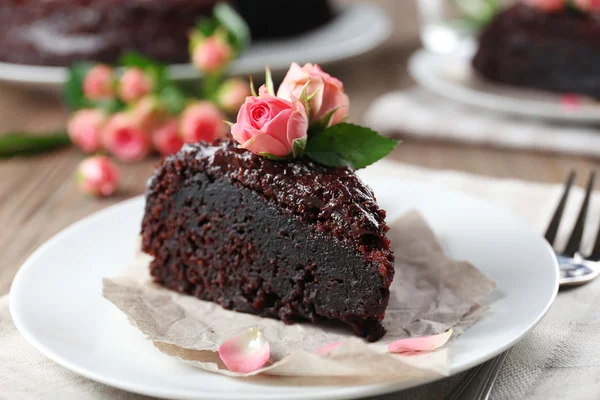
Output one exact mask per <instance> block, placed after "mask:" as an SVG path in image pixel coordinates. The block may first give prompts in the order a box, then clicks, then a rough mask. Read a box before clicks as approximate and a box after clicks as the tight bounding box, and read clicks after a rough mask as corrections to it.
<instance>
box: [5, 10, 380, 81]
mask: <svg viewBox="0 0 600 400" xmlns="http://www.w3.org/2000/svg"><path fill="white" fill-rule="evenodd" d="M390 33H391V24H390V20H389V18H388V16H387V15H386V14H385V13H384V12H383V11H382V10H381V9H380V8H378V7H377V6H375V5H372V4H361V5H355V6H352V7H349V8H347V9H345V10H343V11H341V12H340V14H339V15H338V16H337V17H336V18H335V19H334V20H333V21H332V22H331V23H329V24H327V25H325V26H322V27H320V28H318V29H315V30H313V31H311V32H309V33H306V34H303V35H298V36H294V37H292V38H289V39H280V40H268V41H259V42H256V43H253V44H252V45H251V46H250V48H249V49H248V50H247V51H246V52H245V53H243V54H242V55H241V56H240V58H238V59H237V60H235V61H234V63H233V65H232V74H242V75H245V74H249V73H258V72H264V68H265V65H267V64H268V65H269V66H270V67H271V69H272V70H273V71H279V70H286V69H287V68H289V66H290V63H291V62H293V61H296V62H298V63H301V64H303V63H307V62H311V63H318V64H325V63H329V62H333V61H340V60H343V59H346V58H349V57H352V56H355V55H358V54H361V53H364V52H366V51H368V50H370V49H372V48H375V47H377V46H378V45H379V44H381V43H382V42H383V41H384V40H385V39H386V38H387V37H388V36H389V35H390ZM169 72H170V76H172V77H173V78H174V79H176V80H190V79H196V78H198V76H199V75H198V72H197V71H196V70H195V69H194V68H193V67H192V66H191V65H189V64H181V65H172V66H170V67H169ZM66 78H67V68H64V67H43V66H30V65H18V64H8V63H0V81H7V82H11V83H15V84H20V85H26V86H33V87H42V88H47V89H51V88H56V87H60V85H62V84H63V83H64V82H65V80H66Z"/></svg>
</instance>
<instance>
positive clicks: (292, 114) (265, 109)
mask: <svg viewBox="0 0 600 400" xmlns="http://www.w3.org/2000/svg"><path fill="white" fill-rule="evenodd" d="M307 131H308V117H307V115H306V109H305V108H304V106H303V105H302V103H300V101H298V100H292V101H288V100H284V99H281V98H279V97H275V96H270V95H269V96H260V97H247V98H246V102H245V103H244V105H243V106H242V108H241V109H240V112H239V113H238V116H237V122H236V123H235V125H233V126H232V127H231V134H232V135H233V137H234V139H235V140H236V141H237V142H238V143H239V144H240V145H241V147H243V148H245V149H247V150H250V151H251V152H253V153H256V154H268V155H272V156H275V157H288V156H290V155H292V154H293V155H299V154H298V153H301V152H302V151H304V146H305V145H306V138H307Z"/></svg>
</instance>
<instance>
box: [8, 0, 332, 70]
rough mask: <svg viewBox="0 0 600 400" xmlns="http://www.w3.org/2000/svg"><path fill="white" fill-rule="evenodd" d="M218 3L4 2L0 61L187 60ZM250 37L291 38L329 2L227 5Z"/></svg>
mask: <svg viewBox="0 0 600 400" xmlns="http://www.w3.org/2000/svg"><path fill="white" fill-rule="evenodd" d="M216 2H217V0H43V1H41V0H2V1H1V2H0V62H10V63H14V64H31V65H55V66H66V65H70V64H71V63H73V62H74V61H82V60H89V61H98V62H108V63H111V62H115V61H117V59H118V58H119V56H120V55H122V54H123V53H124V52H126V51H129V50H134V51H138V52H140V53H142V54H145V55H147V56H149V57H152V58H154V59H157V60H159V61H162V62H167V63H185V62H188V60H189V55H188V33H189V30H190V29H191V27H193V26H194V23H195V21H196V19H198V18H199V17H202V16H207V15H211V14H212V10H213V7H214V5H215V3H216ZM229 3H230V4H232V5H233V6H234V7H238V9H239V10H240V12H241V13H242V16H243V17H244V18H246V19H247V22H248V24H249V26H250V28H251V31H252V36H253V37H254V38H262V37H279V36H288V35H294V34H298V33H301V32H305V31H307V30H310V29H313V28H315V27H317V26H319V25H321V24H324V23H326V22H328V21H329V20H330V19H331V18H332V17H333V12H332V11H331V9H330V7H329V4H328V3H327V0H304V1H290V0H286V1H281V0H231V1H229Z"/></svg>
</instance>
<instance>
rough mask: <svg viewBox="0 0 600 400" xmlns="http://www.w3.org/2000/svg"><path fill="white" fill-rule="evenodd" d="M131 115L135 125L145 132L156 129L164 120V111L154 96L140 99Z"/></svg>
mask: <svg viewBox="0 0 600 400" xmlns="http://www.w3.org/2000/svg"><path fill="white" fill-rule="evenodd" d="M131 113H132V114H131V115H132V118H133V119H134V122H135V124H136V125H137V126H139V127H140V128H142V130H144V131H146V132H152V131H153V130H155V129H157V128H158V127H159V126H161V125H162V123H163V122H164V119H165V111H164V109H163V108H162V106H161V104H160V101H159V100H158V99H157V98H156V97H154V96H146V97H144V98H142V99H141V100H140V101H138V102H137V103H136V104H135V106H134V108H133V110H132V111H131Z"/></svg>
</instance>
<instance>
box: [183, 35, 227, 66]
mask: <svg viewBox="0 0 600 400" xmlns="http://www.w3.org/2000/svg"><path fill="white" fill-rule="evenodd" d="M232 58H233V50H232V48H231V46H230V45H229V43H227V42H226V41H225V40H224V39H221V38H218V37H215V36H209V37H207V38H206V39H204V40H202V41H201V42H200V43H198V44H197V45H196V47H194V50H193V54H192V62H193V63H194V65H195V66H196V68H198V69H199V70H200V71H204V72H206V73H209V74H210V73H214V72H219V71H221V70H222V69H223V68H225V66H226V65H227V64H228V63H229V61H231V59H232Z"/></svg>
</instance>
